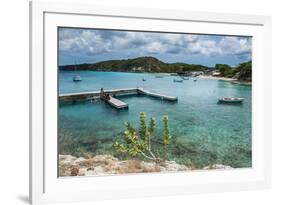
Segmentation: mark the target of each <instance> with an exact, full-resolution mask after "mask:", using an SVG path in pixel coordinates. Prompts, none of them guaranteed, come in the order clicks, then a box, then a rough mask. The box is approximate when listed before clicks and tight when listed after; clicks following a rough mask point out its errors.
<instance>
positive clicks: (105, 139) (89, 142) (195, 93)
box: [59, 71, 252, 167]
mask: <svg viewBox="0 0 281 205" xmlns="http://www.w3.org/2000/svg"><path fill="white" fill-rule="evenodd" d="M75 74H79V75H80V76H81V77H82V79H83V80H82V81H81V82H78V83H74V82H73V81H72V77H73V75H74V73H73V72H60V73H59V92H60V93H69V92H79V91H91V90H99V89H100V88H101V87H103V88H104V89H116V88H134V87H143V88H145V89H147V90H149V91H153V92H157V93H161V94H167V95H170V96H176V97H178V102H177V103H170V102H165V101H161V100H157V99H153V98H149V97H146V96H127V97H119V99H120V100H122V101H124V102H126V103H128V104H129V109H128V110H126V111H118V110H116V109H114V108H112V107H111V106H109V105H108V104H105V103H104V102H103V101H97V102H94V103H91V102H82V103H73V104H60V105H59V152H60V153H64V154H66V153H67V154H74V155H83V154H85V153H90V154H105V153H109V154H113V155H115V156H117V157H125V156H119V155H118V153H116V152H115V150H114V149H113V148H112V144H113V143H114V142H115V141H116V140H118V139H120V136H122V133H123V130H124V122H132V123H133V124H134V125H135V126H137V125H138V115H139V113H140V112H146V113H147V116H148V117H151V116H153V117H155V118H156V122H157V131H156V137H155V140H156V141H157V138H160V137H161V133H162V122H161V118H162V116H163V115H164V114H167V115H168V116H169V123H170V130H171V134H172V136H173V143H172V145H171V146H170V148H169V153H168V157H169V159H170V160H175V161H177V162H179V163H184V164H189V165H190V164H191V165H193V166H195V167H202V166H207V165H210V164H214V163H221V164H225V165H230V166H233V167H251V155H252V154H251V153H252V152H251V94H252V88H251V86H245V85H239V84H233V83H230V82H225V81H219V80H208V79H201V78H198V80H197V82H194V81H193V79H192V78H190V79H189V80H184V81H183V83H175V82H173V79H177V78H178V77H174V76H168V75H167V76H165V77H164V78H155V74H142V73H141V74H140V73H121V72H92V71H79V72H78V71H77V72H75ZM142 78H145V79H147V80H146V81H145V82H143V81H142ZM222 96H234V97H243V98H244V102H243V104H242V105H222V104H217V98H218V97H222ZM154 146H155V150H156V152H159V154H161V149H160V145H159V146H158V145H157V143H155V145H154Z"/></svg>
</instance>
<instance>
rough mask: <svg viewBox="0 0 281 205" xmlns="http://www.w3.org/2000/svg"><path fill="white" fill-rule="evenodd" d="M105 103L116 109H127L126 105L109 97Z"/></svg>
mask: <svg viewBox="0 0 281 205" xmlns="http://www.w3.org/2000/svg"><path fill="white" fill-rule="evenodd" d="M105 101H106V102H107V103H109V104H110V105H112V106H113V107H115V108H117V109H126V108H128V107H129V106H128V104H127V103H124V102H122V101H121V100H118V99H116V98H114V97H112V96H110V97H109V99H106V100H105Z"/></svg>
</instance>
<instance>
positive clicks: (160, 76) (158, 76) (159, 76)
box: [155, 75, 164, 78]
mask: <svg viewBox="0 0 281 205" xmlns="http://www.w3.org/2000/svg"><path fill="white" fill-rule="evenodd" d="M155 78H164V76H162V75H156V76H155Z"/></svg>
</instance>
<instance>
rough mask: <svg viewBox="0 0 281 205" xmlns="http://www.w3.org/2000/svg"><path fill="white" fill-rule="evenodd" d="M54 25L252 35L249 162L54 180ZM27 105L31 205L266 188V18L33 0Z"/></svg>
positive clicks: (268, 116)
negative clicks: (246, 165) (226, 167)
mask: <svg viewBox="0 0 281 205" xmlns="http://www.w3.org/2000/svg"><path fill="white" fill-rule="evenodd" d="M93 22H94V24H93ZM59 26H74V27H85V28H87V27H88V28H89V27H98V28H111V29H112V28H114V29H121V28H122V29H130V30H146V31H155V30H156V31H169V32H191V33H193V32H194V33H209V34H228V35H239V34H240V35H241V34H243V35H249V36H253V39H254V40H253V96H252V97H253V118H252V123H253V136H252V137H253V167H252V168H250V169H233V170H219V171H207V172H205V171H194V172H192V173H185V172H181V173H165V174H136V175H134V174H132V175H122V176H104V177H76V178H71V177H69V178H64V179H61V178H58V177H57V161H56V160H57V143H56V135H57V127H56V117H57V116H56V115H57V104H56V100H57V70H56V69H57V67H56V66H57V64H56V63H57V56H56V53H57V52H56V49H57V41H56V38H57V33H56V32H57V30H56V29H57V27H59ZM265 67H266V71H265ZM47 68H52V69H47ZM30 110H31V113H30V202H31V203H32V204H43V203H50V202H74V201H85V200H101V199H118V198H129V197H147V196H165V195H178V194H190V193H207V192H219V191H240V190H249V189H260V188H269V187H270V186H271V18H270V17H265V16H254V15H238V14H221V13H208V12H190V11H184V10H180V11H177V10H176V11H174V10H161V9H137V8H122V7H120V8H119V7H104V6H97V5H91V4H89V5H88V4H79V3H77V4H74V3H58V2H56V3H54V2H43V1H35V2H30ZM147 182H149V183H147ZM74 187H79V189H77V188H76V189H74ZM70 196H71V197H70Z"/></svg>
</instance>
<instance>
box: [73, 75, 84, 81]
mask: <svg viewBox="0 0 281 205" xmlns="http://www.w3.org/2000/svg"><path fill="white" fill-rule="evenodd" d="M72 79H73V81H74V82H79V81H82V78H81V76H80V75H75V76H73V78H72Z"/></svg>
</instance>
